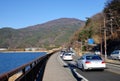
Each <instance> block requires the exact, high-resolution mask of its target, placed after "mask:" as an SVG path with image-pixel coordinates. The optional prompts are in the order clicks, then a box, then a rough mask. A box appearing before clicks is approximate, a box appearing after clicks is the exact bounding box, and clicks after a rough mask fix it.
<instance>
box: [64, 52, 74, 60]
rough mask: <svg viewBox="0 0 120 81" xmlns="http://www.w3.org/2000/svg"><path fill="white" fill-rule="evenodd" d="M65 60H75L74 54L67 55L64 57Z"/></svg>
mask: <svg viewBox="0 0 120 81" xmlns="http://www.w3.org/2000/svg"><path fill="white" fill-rule="evenodd" d="M62 58H63V60H73V57H72V54H71V53H65V54H64V55H63V56H62Z"/></svg>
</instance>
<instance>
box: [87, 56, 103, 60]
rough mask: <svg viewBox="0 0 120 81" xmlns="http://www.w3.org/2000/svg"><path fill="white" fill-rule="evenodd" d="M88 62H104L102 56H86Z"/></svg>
mask: <svg viewBox="0 0 120 81" xmlns="http://www.w3.org/2000/svg"><path fill="white" fill-rule="evenodd" d="M86 59H87V60H102V59H101V57H100V56H86Z"/></svg>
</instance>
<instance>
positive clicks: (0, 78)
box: [0, 52, 55, 81]
mask: <svg viewBox="0 0 120 81" xmlns="http://www.w3.org/2000/svg"><path fill="white" fill-rule="evenodd" d="M53 53H55V52H52V53H50V54H47V55H45V56H43V57H40V58H37V59H35V60H34V61H32V62H29V63H27V64H24V65H22V66H20V67H18V68H16V69H14V70H12V71H10V72H7V73H4V74H2V75H0V81H9V79H10V77H12V76H13V75H15V74H18V73H21V75H20V76H19V77H18V78H16V79H15V81H36V80H37V79H38V78H39V81H41V80H42V77H43V73H44V68H45V65H46V62H47V60H48V58H49V57H50V56H51V55H52V54H53Z"/></svg>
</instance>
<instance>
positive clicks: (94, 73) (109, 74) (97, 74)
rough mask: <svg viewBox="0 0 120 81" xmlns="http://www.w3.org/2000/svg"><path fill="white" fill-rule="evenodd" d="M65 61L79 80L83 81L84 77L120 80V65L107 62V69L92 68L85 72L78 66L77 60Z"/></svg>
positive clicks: (87, 79) (103, 80) (101, 80)
mask: <svg viewBox="0 0 120 81" xmlns="http://www.w3.org/2000/svg"><path fill="white" fill-rule="evenodd" d="M65 62H66V63H67V64H68V67H69V68H70V69H71V72H72V73H73V75H74V77H75V78H76V79H77V80H78V81H82V78H84V79H86V80H85V81H120V67H119V66H120V65H117V66H116V65H111V64H107V69H105V70H104V71H98V70H91V71H86V72H83V71H82V70H80V69H79V68H77V67H76V63H75V61H65ZM76 73H77V74H76Z"/></svg>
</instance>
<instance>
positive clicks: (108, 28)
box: [71, 0, 120, 54]
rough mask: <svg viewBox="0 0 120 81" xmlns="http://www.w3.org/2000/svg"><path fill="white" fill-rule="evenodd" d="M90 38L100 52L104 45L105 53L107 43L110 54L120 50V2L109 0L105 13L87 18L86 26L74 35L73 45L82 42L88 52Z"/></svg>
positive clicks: (118, 0)
mask: <svg viewBox="0 0 120 81" xmlns="http://www.w3.org/2000/svg"><path fill="white" fill-rule="evenodd" d="M105 36H106V39H105ZM88 38H93V39H94V40H95V44H97V45H98V50H101V46H100V45H102V51H103V53H104V50H105V49H104V45H105V41H106V43H107V44H106V45H107V47H106V48H107V49H106V50H107V52H108V54H110V52H111V51H113V50H114V49H120V0H108V2H106V5H105V8H104V10H103V12H101V13H98V14H96V15H94V16H92V17H91V18H87V21H86V24H85V26H84V27H82V28H80V30H79V31H77V32H76V33H75V34H74V36H73V38H72V39H71V43H72V44H73V46H74V45H75V44H74V42H75V41H78V42H82V44H83V46H84V47H83V48H84V50H87V49H86V48H87V47H88V46H87V45H86V44H85V43H86V42H87V40H88ZM80 48H81V47H80ZM80 48H79V49H80Z"/></svg>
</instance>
